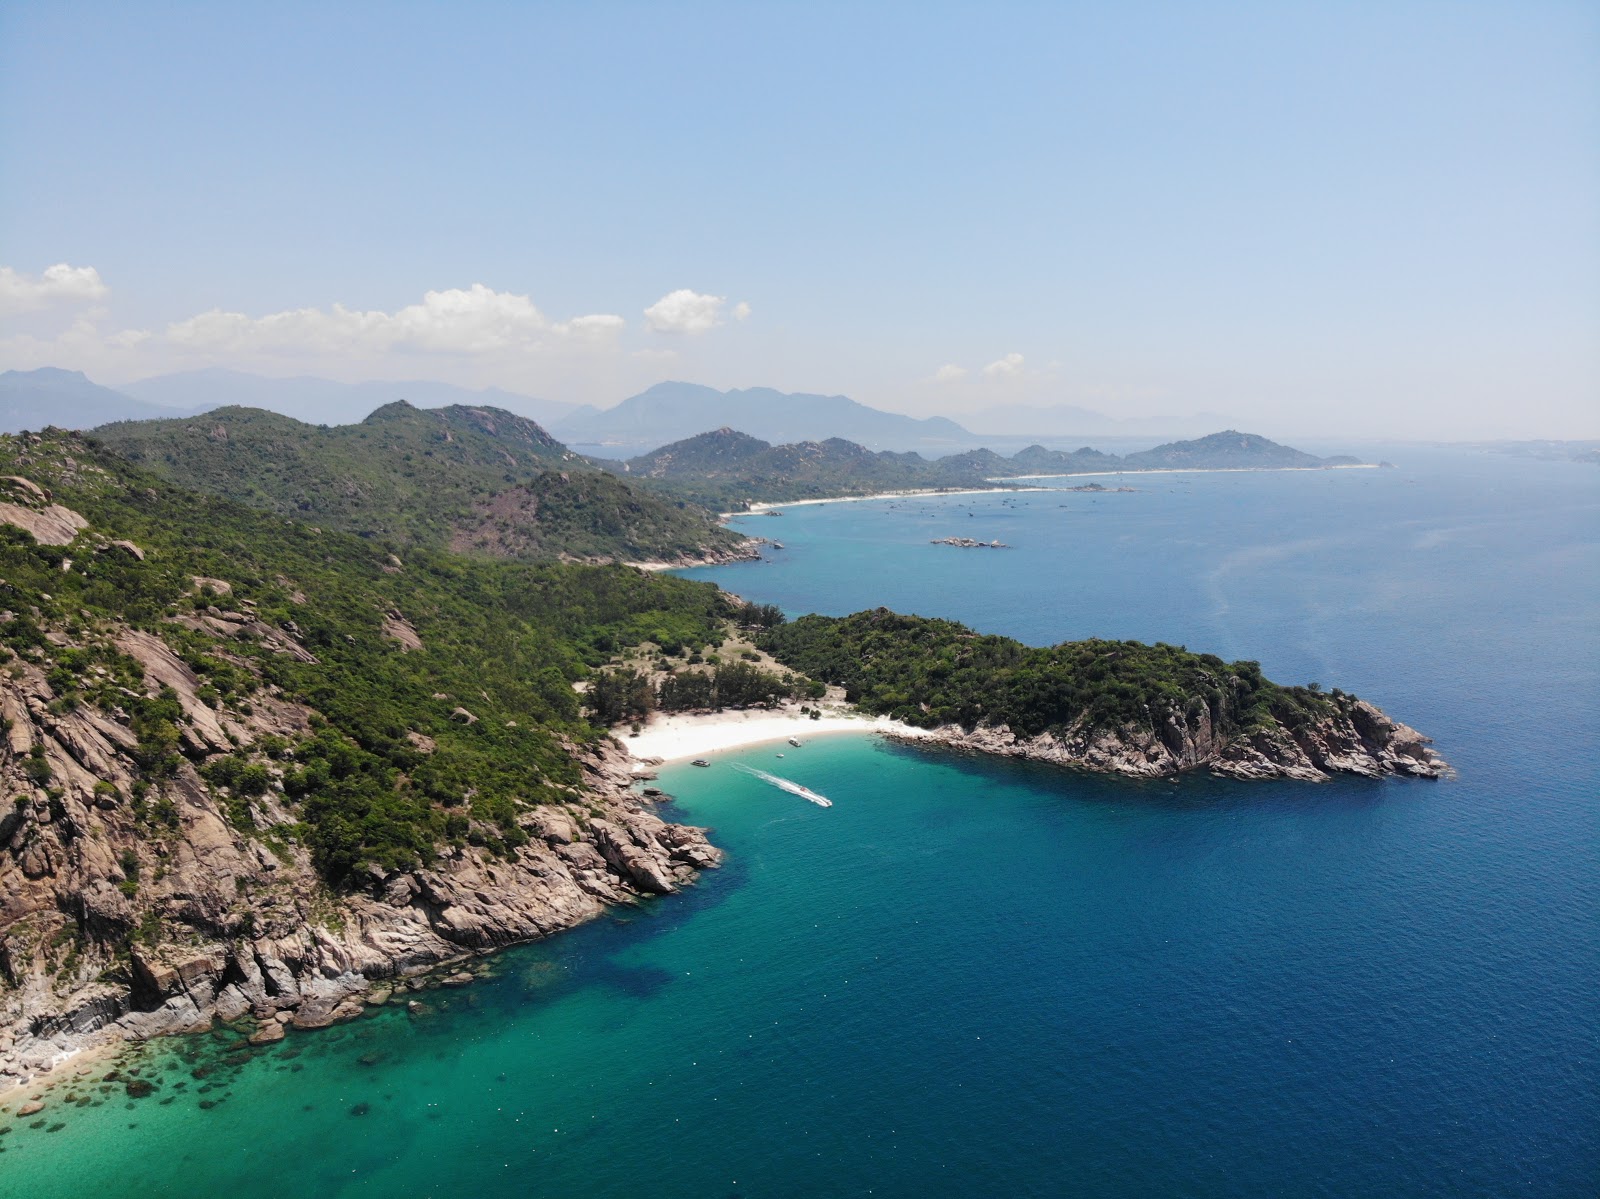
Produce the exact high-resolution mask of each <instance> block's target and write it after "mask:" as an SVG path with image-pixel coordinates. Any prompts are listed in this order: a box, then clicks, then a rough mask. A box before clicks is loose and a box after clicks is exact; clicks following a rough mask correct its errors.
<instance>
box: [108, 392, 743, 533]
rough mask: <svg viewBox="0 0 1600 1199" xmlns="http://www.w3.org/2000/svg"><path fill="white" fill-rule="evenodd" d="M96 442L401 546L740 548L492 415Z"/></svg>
mask: <svg viewBox="0 0 1600 1199" xmlns="http://www.w3.org/2000/svg"><path fill="white" fill-rule="evenodd" d="M94 437H95V438H96V440H98V441H99V442H100V443H102V444H103V445H105V446H106V447H107V448H109V449H111V450H114V451H115V452H116V453H117V454H119V455H120V456H122V457H123V458H126V459H127V460H128V461H130V462H133V463H135V464H136V465H140V466H144V467H147V468H148V469H150V470H153V471H156V472H158V473H160V474H161V475H163V476H164V477H165V478H167V479H168V480H169V481H171V482H173V483H177V484H179V485H181V486H184V487H188V488H191V489H193V490H195V491H203V492H207V493H209V494H212V495H217V496H223V497H225V498H228V499H233V500H238V501H239V502H241V503H244V504H248V505H250V506H252V507H256V508H262V509H266V510H267V511H271V512H277V513H280V514H282V515H285V516H292V517H294V518H296V519H298V520H304V521H308V522H310V523H313V524H317V525H320V526H323V527H327V528H333V529H341V530H344V531H346V532H351V533H357V534H360V535H361V536H363V537H368V538H379V539H384V540H389V541H393V542H395V543H398V544H399V545H402V546H427V547H432V548H444V547H447V546H453V547H454V548H456V549H457V550H460V551H466V552H473V551H476V552H482V553H487V554H495V555H499V556H505V557H516V558H527V559H543V558H556V557H563V556H565V557H573V558H586V559H594V558H606V559H630V558H649V559H657V558H659V559H678V558H684V557H688V558H696V557H703V556H720V555H725V554H729V553H732V552H734V551H736V549H737V548H738V546H739V545H740V544H741V539H740V538H739V537H737V536H736V535H735V534H732V533H730V532H728V531H727V530H725V529H721V528H718V527H717V526H716V524H715V522H714V521H713V519H712V518H711V516H710V514H709V513H707V512H705V511H703V510H701V509H699V508H697V507H695V506H694V505H692V504H688V503H686V502H685V501H683V500H681V499H677V498H674V499H663V498H661V497H659V496H656V495H651V494H644V493H641V492H639V491H638V490H637V489H635V488H632V487H630V486H628V484H627V483H625V482H623V481H620V480H618V479H616V478H614V477H613V476H611V475H608V474H605V473H603V472H601V471H599V470H596V469H595V468H594V467H593V465H592V464H591V463H589V461H588V460H587V459H585V458H582V457H581V456H579V455H577V454H574V453H572V452H571V451H570V450H568V449H567V448H566V447H565V446H563V445H562V444H561V443H560V442H558V441H556V440H555V439H554V438H552V437H551V436H550V435H549V434H548V433H546V432H545V431H544V430H543V429H542V428H540V427H539V426H538V425H537V424H535V423H534V422H533V421H530V420H527V419H525V418H523V417H519V416H514V415H512V414H511V413H509V412H502V411H500V410H498V409H494V408H467V407H460V406H456V407H450V408H436V409H420V408H414V407H412V406H411V405H410V404H407V403H405V402H404V401H398V402H396V403H393V404H387V405H385V406H384V407H382V408H379V409H378V410H377V411H375V412H373V413H372V414H371V415H370V416H368V417H367V418H366V419H365V420H364V421H362V422H361V423H360V424H356V425H338V426H331V427H330V426H322V425H308V424H304V423H302V422H300V421H297V420H293V419H291V418H289V417H286V416H278V415H276V414H274V413H270V412H265V411H262V410H260V409H251V408H219V409H216V410H214V411H211V412H208V413H206V414H205V415H203V416H199V417H193V418H189V419H184V420H162V421H135V422H125V423H121V424H112V425H106V426H103V427H101V428H99V429H97V430H95V431H94Z"/></svg>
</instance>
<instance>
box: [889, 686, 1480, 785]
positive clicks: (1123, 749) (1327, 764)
mask: <svg viewBox="0 0 1600 1199" xmlns="http://www.w3.org/2000/svg"><path fill="white" fill-rule="evenodd" d="M918 739H919V740H926V739H927V735H926V734H920V735H919V737H918ZM932 740H934V741H936V742H938V743H939V744H942V745H946V746H950V747H952V748H956V749H967V750H972V751H975V752H978V753H986V754H997V755H999V756H1001V757H1010V758H1027V759H1030V760H1032V761H1036V762H1051V763H1055V764H1056V765H1060V766H1072V767H1076V768H1078V769H1082V770H1091V771H1095V772H1098V773H1102V774H1124V775H1130V776H1133V777H1136V778H1162V777H1165V776H1169V775H1176V774H1182V773H1185V772H1188V771H1194V770H1207V771H1210V772H1211V773H1212V774H1218V775H1223V776H1226V777H1229V778H1238V779H1273V778H1286V779H1302V780H1305V781H1308V782H1321V781H1324V780H1326V779H1328V778H1330V777H1332V776H1333V775H1336V774H1354V775H1361V776H1363V777H1367V778H1379V777H1382V776H1384V775H1407V776H1410V777H1414V778H1441V777H1443V776H1444V775H1445V774H1447V773H1449V769H1450V768H1449V766H1448V765H1447V764H1446V762H1445V761H1444V759H1443V758H1441V757H1440V756H1439V755H1438V754H1437V753H1435V752H1434V751H1433V750H1432V749H1431V748H1429V745H1430V742H1429V740H1428V738H1427V737H1424V736H1423V735H1422V734H1421V733H1419V732H1417V731H1416V730H1415V729H1413V728H1411V727H1409V726H1408V725H1404V724H1401V723H1399V722H1398V721H1395V720H1392V719H1390V718H1389V717H1388V716H1387V715H1385V714H1384V713H1383V712H1382V711H1380V710H1379V709H1378V708H1375V707H1373V705H1371V704H1369V703H1367V702H1366V701H1364V700H1356V699H1352V700H1349V701H1348V702H1347V703H1345V704H1343V705H1340V707H1339V708H1338V709H1337V710H1335V711H1334V712H1332V713H1331V714H1329V715H1328V716H1325V717H1324V718H1322V719H1321V720H1318V721H1316V722H1314V723H1312V724H1310V725H1308V726H1306V727H1305V728H1303V729H1301V730H1298V731H1296V732H1294V733H1291V732H1290V731H1289V730H1288V729H1286V728H1284V727H1283V726H1282V725H1275V726H1273V727H1271V728H1269V729H1265V730H1257V731H1250V732H1244V733H1236V734H1233V735H1223V734H1220V733H1219V732H1218V731H1217V730H1216V729H1215V728H1214V727H1213V725H1212V721H1211V717H1210V713H1209V712H1208V711H1207V710H1206V709H1205V708H1203V707H1202V708H1200V710H1199V713H1198V715H1197V716H1196V717H1195V718H1194V719H1193V720H1190V719H1187V718H1186V717H1185V715H1184V714H1183V712H1181V711H1174V712H1172V713H1170V714H1169V715H1168V716H1167V717H1166V718H1165V719H1164V720H1162V721H1161V723H1160V726H1159V728H1156V729H1150V728H1142V727H1139V726H1136V725H1127V726H1124V727H1123V728H1121V729H1087V728H1082V727H1078V728H1074V729H1069V730H1067V731H1066V732H1065V733H1064V734H1061V735H1056V734H1052V733H1044V734H1041V735H1040V736H1037V737H1019V736H1017V735H1016V734H1014V733H1013V732H1012V731H1011V730H1010V729H1009V728H1007V727H1006V726H1004V725H1001V726H999V727H988V726H979V727H977V728H974V729H963V728H961V727H960V726H959V725H946V726H944V727H942V728H939V729H936V730H934V731H933V734H932Z"/></svg>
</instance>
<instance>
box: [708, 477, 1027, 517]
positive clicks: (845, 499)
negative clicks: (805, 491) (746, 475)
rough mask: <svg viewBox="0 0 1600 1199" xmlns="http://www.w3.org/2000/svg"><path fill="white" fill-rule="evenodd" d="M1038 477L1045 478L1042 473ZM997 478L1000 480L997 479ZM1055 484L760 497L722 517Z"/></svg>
mask: <svg viewBox="0 0 1600 1199" xmlns="http://www.w3.org/2000/svg"><path fill="white" fill-rule="evenodd" d="M1038 477H1039V478H1041V479H1042V478H1045V477H1046V476H1044V475H1039V476H1038ZM997 481H998V480H997ZM1055 490H1057V488H1054V487H954V488H951V487H924V488H921V489H918V488H909V489H906V490H904V491H874V492H873V493H872V494H870V495H836V496H829V497H828V498H827V499H821V500H774V501H772V502H771V503H768V502H767V501H765V500H757V501H755V502H754V503H752V504H751V505H750V507H749V508H748V509H746V510H745V511H743V512H723V513H720V515H721V517H722V519H723V520H727V519H729V518H731V517H735V516H752V515H755V514H757V513H761V512H771V511H772V510H773V509H775V508H804V507H808V506H810V505H812V504H855V503H860V502H862V501H864V500H918V499H929V498H932V499H938V498H939V497H941V496H946V495H1011V494H1013V493H1015V492H1019V491H1055Z"/></svg>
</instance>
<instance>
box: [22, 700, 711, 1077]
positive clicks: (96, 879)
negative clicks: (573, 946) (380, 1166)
mask: <svg viewBox="0 0 1600 1199" xmlns="http://www.w3.org/2000/svg"><path fill="white" fill-rule="evenodd" d="M4 689H5V688H4V685H3V684H0V690H4ZM23 710H26V708H24V709H23ZM13 727H14V728H20V727H21V726H19V725H14V726H13ZM31 727H32V733H33V735H35V736H42V735H45V733H46V730H44V729H41V728H39V727H38V726H36V725H34V726H31ZM106 748H107V749H108V751H109V752H110V753H113V754H114V752H115V751H114V750H113V749H112V748H111V747H109V746H108V747H106ZM573 753H574V758H575V760H576V761H577V762H578V763H579V765H580V767H581V770H582V774H583V787H582V792H583V793H582V796H581V797H575V799H574V800H573V801H572V802H570V803H567V804H561V805H549V806H544V807H539V808H535V809H533V810H531V811H530V812H528V813H527V814H526V815H525V817H524V819H523V825H524V828H525V829H526V830H527V832H528V833H529V840H528V843H527V844H526V845H523V846H520V847H518V848H517V849H515V850H514V851H511V852H509V853H507V854H506V855H504V856H499V857H497V856H494V855H492V854H490V853H489V852H487V851H486V850H482V849H478V848H474V847H471V846H466V847H462V848H448V849H445V850H444V851H443V852H442V853H441V855H440V857H439V858H438V859H436V860H435V861H434V862H433V863H432V864H431V865H428V866H426V867H422V868H419V869H415V870H408V871H399V872H382V871H372V872H370V873H369V877H368V879H367V882H366V885H365V886H364V887H363V889H361V890H359V891H357V892H354V893H351V894H347V895H334V894H332V893H330V892H329V891H328V890H327V888H326V887H325V886H324V885H323V884H322V883H321V881H320V879H318V878H317V877H316V875H315V872H314V871H313V870H312V868H311V865H310V860H309V857H308V856H307V854H306V853H305V851H304V850H303V849H301V848H298V847H295V848H294V849H293V851H292V852H291V853H290V855H289V858H288V860H287V861H282V860H278V859H276V858H274V857H273V855H271V854H266V855H262V854H261V853H259V852H258V848H259V845H258V842H256V841H255V840H253V839H252V838H250V837H249V836H246V835H241V834H239V833H237V832H235V831H234V830H233V829H232V828H231V827H230V826H229V824H228V823H227V820H226V819H225V817H224V816H223V814H222V813H221V811H220V810H219V808H218V804H219V802H220V801H219V800H218V799H217V798H216V797H215V796H213V795H212V794H211V793H210V791H209V789H208V788H207V787H206V786H205V785H204V783H203V782H202V781H201V780H200V779H199V777H198V776H197V775H195V776H193V777H190V776H191V775H192V774H193V772H192V770H187V769H186V772H185V773H184V774H183V775H182V776H181V777H180V780H179V783H180V786H181V789H182V791H183V793H184V801H183V802H182V803H181V804H180V805H179V812H180V817H179V820H180V823H179V826H178V828H177V830H176V832H175V834H174V836H173V838H172V841H173V845H172V852H171V853H170V854H169V856H168V858H167V859H166V860H167V862H168V863H169V865H168V873H167V874H166V875H165V876H164V877H163V878H162V879H161V881H160V882H159V883H157V882H155V881H154V880H146V881H141V883H140V888H139V898H140V900H141V901H142V902H143V904H144V905H148V906H149V910H159V911H161V913H162V922H163V925H164V926H165V927H166V929H167V935H165V936H163V938H162V940H161V943H160V944H159V945H149V944H145V943H142V942H135V943H134V944H133V945H132V947H131V951H130V952H128V953H127V957H126V959H125V964H124V965H122V966H120V967H119V966H118V963H117V951H116V944H115V943H114V942H113V941H111V940H110V934H111V931H112V929H113V928H114V927H125V926H126V923H127V922H128V921H129V920H131V919H133V915H132V913H133V908H132V905H131V903H130V898H129V897H128V896H126V895H125V894H124V893H122V892H119V890H118V889H117V887H116V886H115V885H114V884H115V880H116V878H117V877H118V865H117V863H118V862H119V861H120V860H126V859H125V851H130V850H131V851H135V852H136V849H135V847H136V846H137V845H138V843H139V833H138V829H137V826H136V824H135V822H134V821H133V820H132V819H131V818H130V816H129V814H128V812H127V811H126V810H125V809H122V808H112V809H105V810H102V809H99V808H95V807H93V806H90V805H84V804H80V803H77V802H75V801H69V803H68V804H67V815H66V820H68V821H70V822H71V828H70V829H67V828H66V825H65V823H64V822H63V821H55V822H52V824H51V825H50V826H45V827H41V826H40V824H39V823H38V820H37V814H36V813H35V811H34V809H33V807H32V805H29V807H28V809H27V811H25V812H23V814H22V816H21V818H20V819H19V820H17V821H14V822H12V823H14V824H15V825H16V827H15V828H14V829H13V830H12V832H11V835H10V836H9V838H8V841H9V843H10V844H9V846H8V845H4V844H0V917H3V918H4V923H3V924H0V969H3V970H4V972H5V974H6V975H7V976H8V977H10V978H12V979H13V980H15V984H16V985H14V986H12V987H10V988H7V989H6V990H5V991H4V992H0V1091H5V1090H9V1089H12V1088H13V1087H15V1086H20V1085H24V1084H27V1083H31V1082H33V1081H34V1080H36V1079H39V1078H41V1077H43V1076H45V1075H48V1074H50V1073H51V1072H52V1070H53V1069H54V1068H55V1067H57V1066H60V1065H63V1064H65V1063H67V1062H69V1061H71V1060H72V1059H73V1058H75V1057H77V1056H78V1055H79V1054H80V1053H81V1052H82V1051H83V1050H85V1049H89V1048H93V1047H96V1046H100V1045H108V1044H111V1043H115V1042H118V1041H141V1040H147V1039H149V1038H151V1037H157V1036H165V1035H171V1034H179V1033H189V1032H200V1031H206V1030H208V1029H210V1028H211V1027H212V1026H213V1025H214V1024H215V1023H218V1022H231V1021H234V1020H238V1019H241V1018H243V1017H246V1016H251V1017H254V1019H255V1021H256V1025H257V1027H256V1031H255V1033H254V1034H253V1035H252V1037H251V1038H250V1039H251V1040H252V1042H253V1043H256V1044H266V1043H269V1042H271V1041H276V1040H279V1039H281V1038H282V1036H283V1035H284V1033H285V1027H286V1025H292V1026H293V1027H295V1028H298V1029H307V1028H322V1027H326V1026H328V1025H330V1024H335V1023H339V1022H342V1021H345V1020H350V1019H354V1018H356V1017H357V1016H359V1015H360V1014H361V1012H362V1011H363V1009H364V1007H365V1006H366V1005H367V1001H368V1000H369V999H373V998H375V992H380V991H381V992H384V993H385V994H384V997H385V998H387V997H388V994H389V993H392V991H393V990H394V989H395V986H396V984H397V982H400V981H402V980H410V979H415V978H417V977H418V976H420V975H424V974H434V973H435V972H437V971H439V969H440V968H441V967H448V966H451V965H454V966H455V967H456V973H455V974H452V975H451V976H450V977H449V978H445V979H443V980H442V981H443V983H445V984H447V985H452V986H459V985H464V984H465V983H466V982H470V981H471V980H472V978H473V977H474V975H473V974H472V973H471V972H465V973H464V976H463V971H462V965H463V964H465V963H467V962H469V961H471V960H472V959H474V958H477V957H480V956H482V955H484V954H487V953H490V952H493V951H496V950H499V949H504V948H507V947H510V946H513V945H517V944H520V943H524V942H528V941H533V940H538V939H540V938H542V937H546V936H549V935H551V934H552V933H556V932H561V931H563V930H565V929H568V928H572V927H575V926H576V925H579V924H582V923H584V922H586V921H588V920H592V919H594V918H595V917H597V916H600V915H602V914H603V913H605V912H606V911H608V910H610V909H611V908H612V907H614V906H617V905H625V904H633V903H638V902H640V901H642V900H643V899H644V898H645V897H647V896H653V895H665V894H671V893H673V892H676V891H678V890H681V889H682V888H683V887H685V886H688V885H690V884H691V883H692V882H693V881H694V880H695V878H696V877H697V876H698V874H699V872H700V871H701V870H705V869H710V868H713V867H715V866H717V865H718V864H719V863H720V861H721V858H722V854H721V851H720V850H718V849H717V848H716V847H715V846H713V845H712V844H711V843H710V842H709V841H708V840H707V838H706V834H705V830H703V829H698V828H693V827H689V826H686V825H677V824H669V823H667V822H666V821H663V820H662V819H661V818H660V817H659V816H657V815H656V814H655V813H654V812H653V811H652V810H651V808H650V805H649V804H648V802H647V801H646V800H645V799H644V798H643V797H641V796H639V795H637V794H635V793H633V791H632V789H631V788H632V783H633V779H632V777H631V775H630V766H631V762H630V760H629V758H628V756H627V754H626V752H625V751H624V750H623V749H622V747H621V746H620V745H619V744H617V743H616V742H614V741H606V742H602V743H600V744H599V745H598V746H593V747H585V748H577V747H574V749H573ZM62 757H63V759H64V758H65V757H66V755H65V754H63V755H62ZM55 760H57V759H56V758H55V756H54V755H53V754H52V761H55ZM18 811H19V812H21V811H22V809H20V808H19V809H18ZM40 812H41V813H43V814H45V815H48V812H47V811H45V810H44V809H43V808H42V807H41V808H40ZM56 825H60V826H61V827H60V829H59V830H58V828H57V827H55V826H56ZM30 846H31V847H32V848H33V853H32V854H31V855H30V853H29V852H27V847H30ZM19 849H21V850H23V852H21V853H19V852H18V851H19ZM34 858H38V864H39V865H40V866H42V867H43V869H35V868H33V867H30V866H29V865H28V863H29V862H31V861H33V860H34ZM264 859H265V860H264ZM269 862H270V867H271V868H270V869H268V868H267V864H268V863H269ZM244 889H249V890H250V891H251V892H252V903H251V905H250V907H251V918H250V919H249V920H244V919H243V918H242V917H241V915H240V912H239V911H238V910H237V909H238V908H239V903H238V896H239V895H240V894H241V893H242V892H243V890H244ZM65 894H72V895H76V896H78V897H80V900H81V904H82V907H83V909H84V911H85V912H86V919H88V920H89V922H90V923H89V927H90V928H91V929H95V930H98V929H99V928H100V927H101V925H102V924H105V927H106V931H107V933H108V940H107V941H106V942H105V943H103V944H95V943H93V942H91V943H89V944H87V945H85V946H83V948H82V950H81V953H80V957H81V961H79V963H78V965H77V967H76V969H75V971H74V972H73V973H71V974H70V975H68V976H66V977H65V978H60V976H58V975H57V973H56V967H57V965H58V964H57V963H55V962H54V961H53V960H52V959H51V958H50V957H49V956H48V954H45V953H42V952H41V950H40V946H47V945H48V944H49V942H50V938H51V937H52V936H57V935H59V930H69V931H70V930H71V929H72V928H73V927H74V925H73V923H72V921H71V920H70V919H69V918H68V917H66V916H64V915H63V913H62V909H61V908H60V905H59V903H58V900H57V897H58V895H65ZM155 905H159V907H158V908H157V907H156V906H155ZM102 909H104V919H103V920H102V919H101V918H98V917H96V915H95V913H97V912H100V911H101V910H102ZM58 979H59V981H58ZM434 981H439V978H438V977H436V978H435V980H434Z"/></svg>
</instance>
